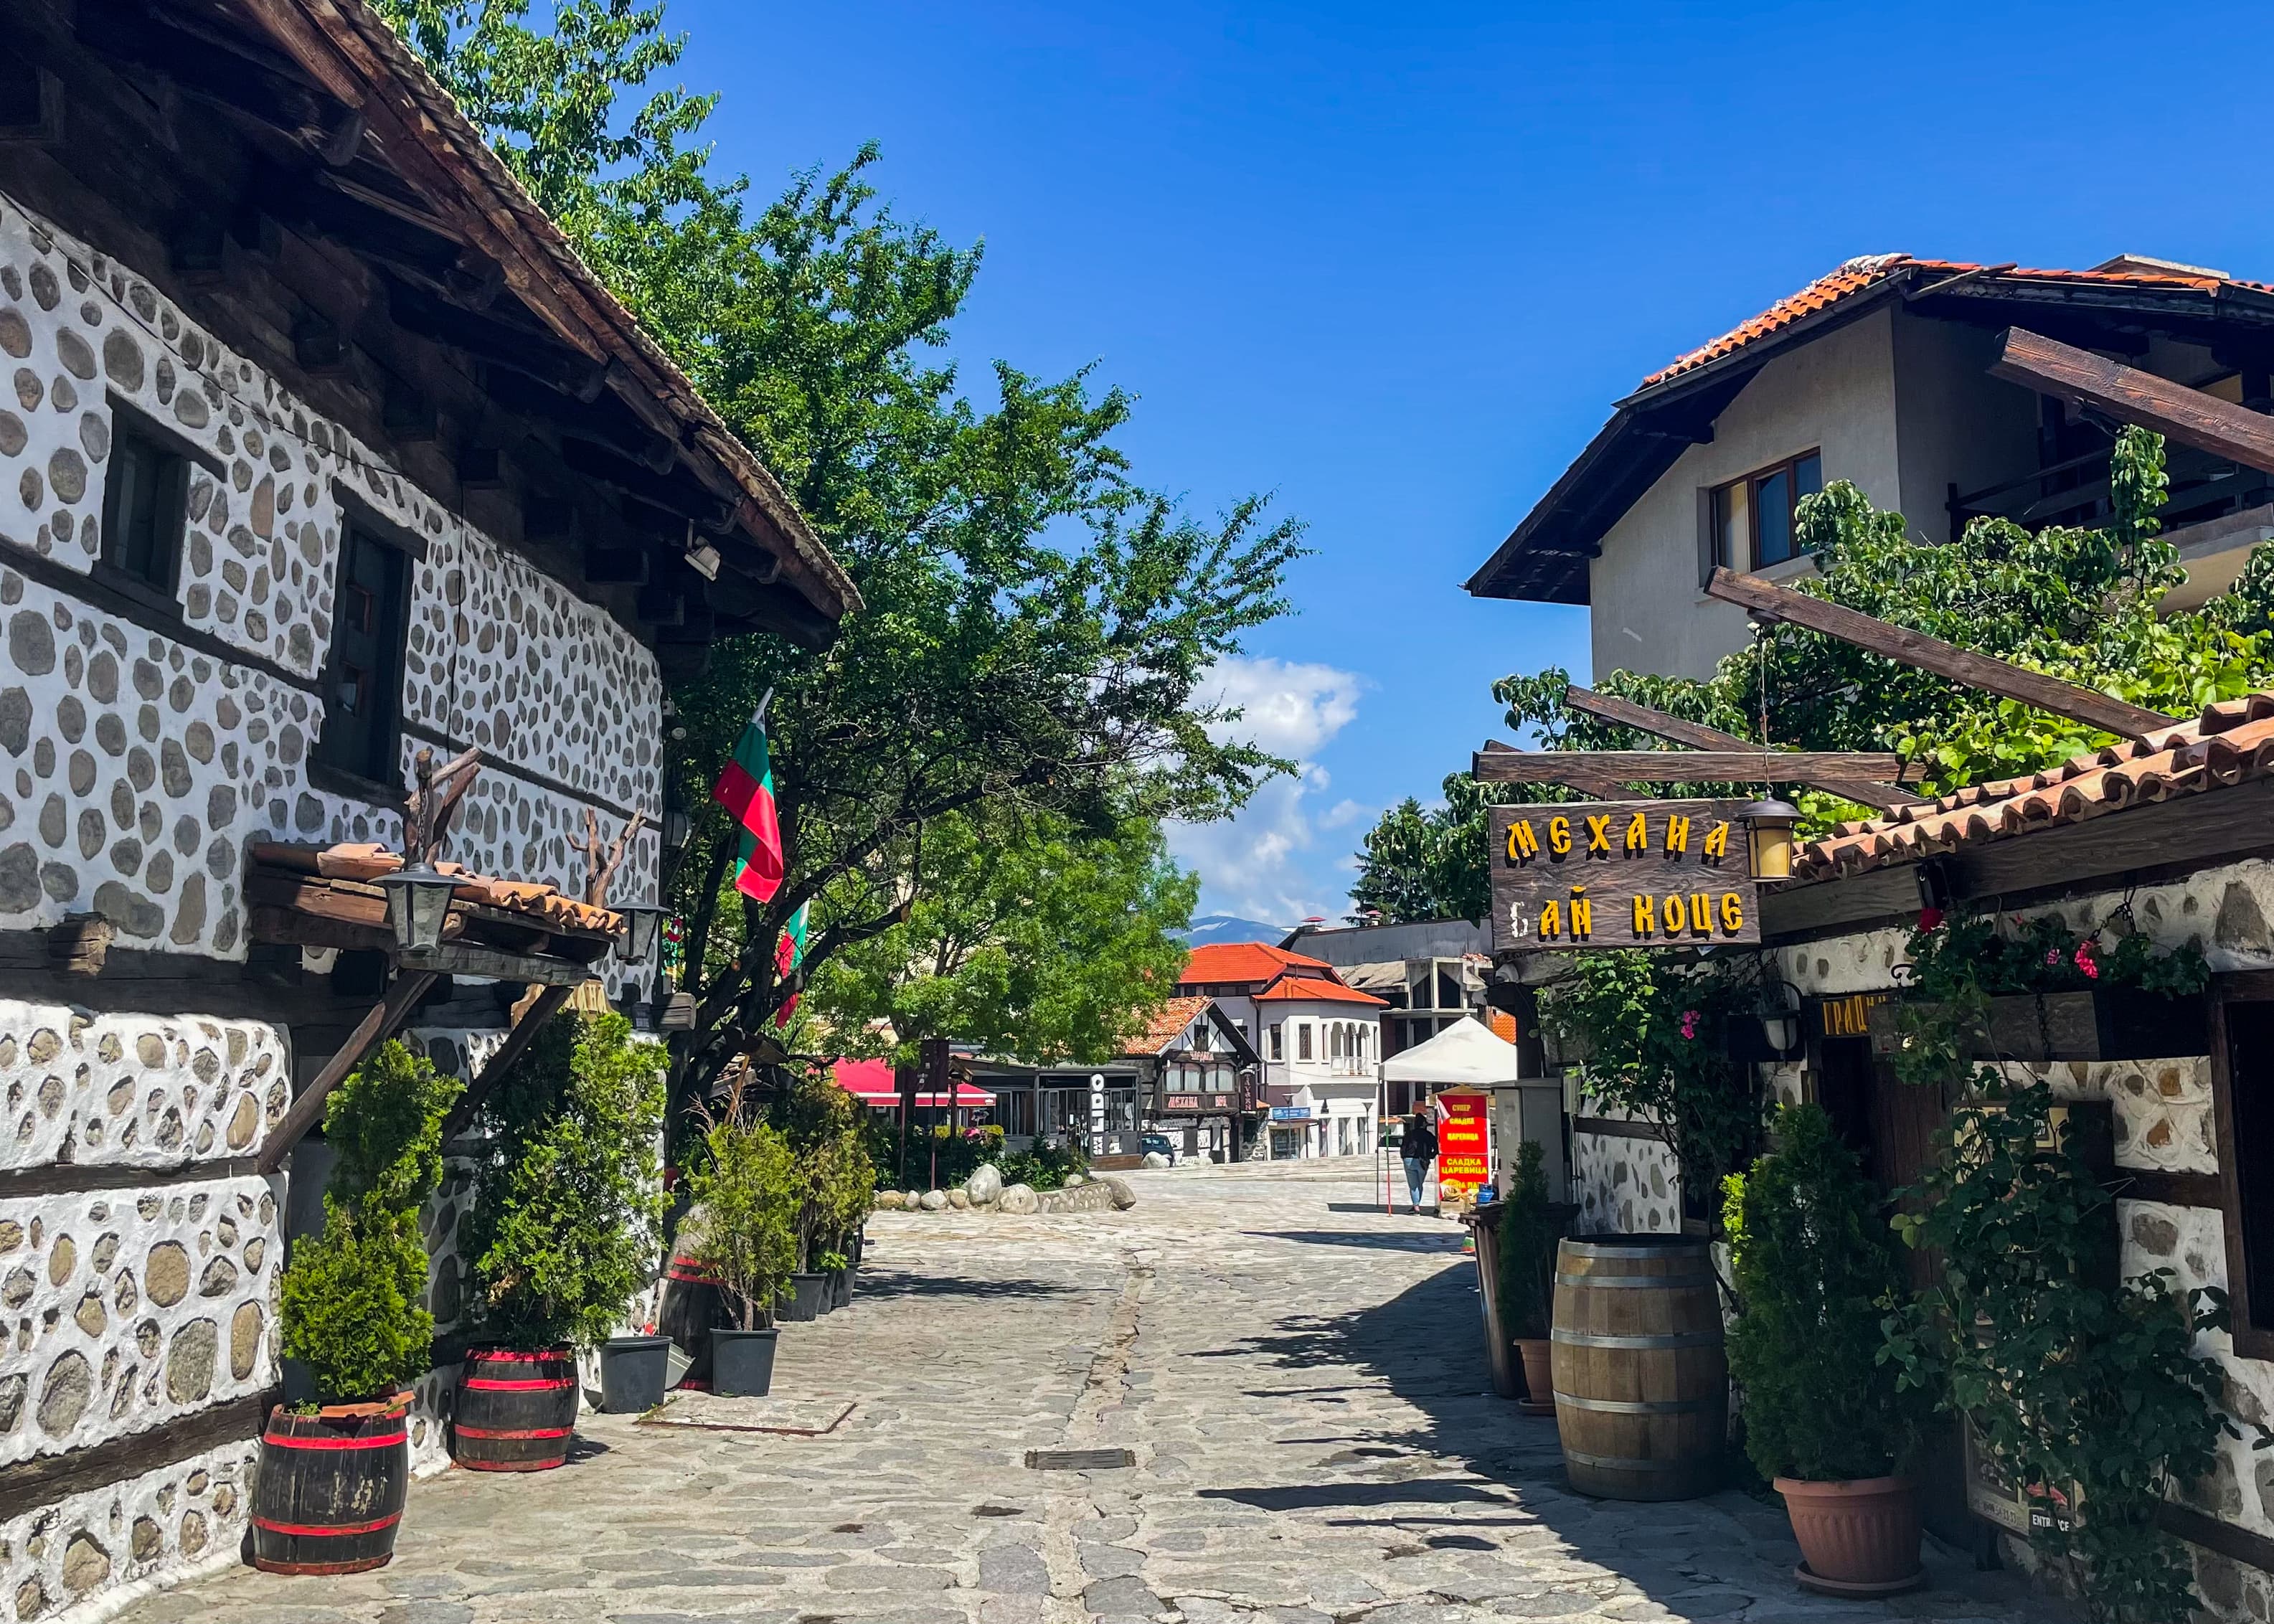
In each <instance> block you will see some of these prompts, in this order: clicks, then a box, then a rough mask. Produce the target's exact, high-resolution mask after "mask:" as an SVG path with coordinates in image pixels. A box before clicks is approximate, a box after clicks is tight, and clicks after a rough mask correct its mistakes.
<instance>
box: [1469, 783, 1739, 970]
mask: <svg viewBox="0 0 2274 1624" xmlns="http://www.w3.org/2000/svg"><path fill="white" fill-rule="evenodd" d="M1745 804H1746V803H1745V802H1743V801H1599V802H1580V803H1573V804H1568V805H1555V806H1513V807H1495V808H1492V818H1491V824H1490V827H1491V831H1492V836H1491V838H1492V914H1493V947H1494V950H1495V951H1500V952H1507V951H1532V952H1536V951H1542V950H1548V951H1565V952H1569V951H1574V950H1577V949H1583V948H1610V947H1682V946H1688V945H1692V944H1695V945H1701V946H1702V945H1705V944H1709V943H1722V942H1758V941H1759V940H1760V939H1761V920H1760V908H1759V906H1758V893H1757V892H1756V891H1755V888H1754V884H1753V878H1752V873H1751V861H1750V858H1749V856H1748V847H1749V844H1750V843H1749V842H1748V840H1747V839H1746V830H1745V825H1744V820H1743V818H1742V817H1741V816H1738V814H1739V811H1740V809H1741V808H1743V806H1744V805H1745Z"/></svg>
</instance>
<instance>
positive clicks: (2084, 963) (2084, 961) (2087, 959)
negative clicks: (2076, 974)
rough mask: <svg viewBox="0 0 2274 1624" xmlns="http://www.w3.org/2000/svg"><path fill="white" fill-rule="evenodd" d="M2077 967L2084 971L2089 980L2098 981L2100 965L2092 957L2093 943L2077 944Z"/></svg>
mask: <svg viewBox="0 0 2274 1624" xmlns="http://www.w3.org/2000/svg"><path fill="white" fill-rule="evenodd" d="M2076 967H2077V968H2078V969H2080V970H2082V971H2083V972H2084V976H2085V979H2086V980H2087V981H2098V980H2099V979H2100V966H2099V965H2098V964H2097V962H2096V961H2095V960H2094V959H2093V957H2092V944H2091V943H2090V942H2080V943H2078V944H2077V946H2076Z"/></svg>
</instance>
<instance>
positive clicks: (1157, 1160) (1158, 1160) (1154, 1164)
mask: <svg viewBox="0 0 2274 1624" xmlns="http://www.w3.org/2000/svg"><path fill="white" fill-rule="evenodd" d="M1145 1165H1146V1166H1147V1167H1148V1168H1164V1167H1166V1166H1168V1165H1169V1159H1168V1157H1166V1156H1164V1155H1163V1154H1161V1153H1160V1152H1159V1151H1157V1150H1148V1151H1147V1152H1146V1153H1145Z"/></svg>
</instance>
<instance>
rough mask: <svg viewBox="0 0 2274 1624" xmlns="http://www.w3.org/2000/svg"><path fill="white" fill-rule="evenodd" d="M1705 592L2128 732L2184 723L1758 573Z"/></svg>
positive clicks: (1759, 614) (1729, 576) (1725, 572)
mask: <svg viewBox="0 0 2274 1624" xmlns="http://www.w3.org/2000/svg"><path fill="white" fill-rule="evenodd" d="M1706 595H1707V596H1709V597H1712V598H1720V599H1721V601H1722V602H1723V603H1728V604H1736V605H1737V606H1738V607H1740V608H1742V609H1743V610H1745V611H1746V612H1747V613H1750V614H1751V615H1752V617H1753V618H1754V619H1755V620H1782V621H1786V622H1788V623H1789V624H1791V625H1794V626H1799V627H1804V628H1807V629H1808V630H1810V631H1812V632H1818V633H1821V634H1822V635H1825V636H1826V637H1832V638H1836V639H1837V640H1839V641H1840V642H1841V643H1852V644H1854V645H1855V646H1856V648H1859V649H1861V650H1864V652H1865V653H1867V654H1876V655H1879V657H1880V658H1883V659H1891V660H1894V661H1895V662H1897V663H1898V664H1900V665H1909V666H1913V667H1915V668H1916V669H1917V670H1920V671H1931V672H1932V673H1934V674H1935V675H1937V676H1939V677H1947V678H1949V679H1950V680H1952V681H1954V682H1962V683H1964V684H1965V685H1966V686H1967V687H1969V688H1980V689H1982V690H1983V691H1984V693H1988V694H1995V695H1999V697H2000V698H2003V699H2018V700H2020V701H2021V702H2022V703H2023V704H2027V705H2035V706H2036V707H2037V709H2038V710H2040V711H2051V712H2052V714H2053V715H2055V716H2065V717H2067V718H2070V719H2071V720H2073V721H2078V722H2082V723H2085V724H2086V725H2088V726H2092V727H2097V728H2100V729H2101V730H2103V731H2104V732H2106V733H2115V734H2117V735H2119V736H2120V737H2122V738H2126V739H2134V740H2138V741H2142V742H2145V741H2149V740H2151V739H2155V738H2157V737H2159V736H2160V735H2162V734H2163V733H2167V732H2169V731H2170V730H2171V729H2172V728H2174V727H2177V726H2180V722H2179V720H2178V718H2175V717H2168V716H2164V715H2161V714H2159V713H2158V712H2157V711H2146V710H2142V708H2141V707H2140V706H2138V705H2135V704H2127V703H2126V702H2124V701H2123V700H2121V699H2112V698H2110V697H2109V696H2108V695H2105V694H2103V693H2099V692H2097V691H2096V690H2095V689H2092V688H2080V687H2078V686H2077V685H2076V684H2075V683H2074V682H2064V681H2062V680H2060V679H2059V677H2049V676H2047V675H2045V674H2044V673H2043V672H2041V671H2030V670H2029V669H2028V668H2027V667H2025V666H2021V665H2009V664H2008V663H2007V662H2006V661H2004V660H2001V659H1999V658H1995V657H1994V656H1992V655H1988V654H1977V653H1974V652H1973V651H1972V650H1967V649H1961V648H1956V647H1954V646H1953V645H1951V644H1949V643H1945V642H1943V641H1942V640H1941V639H1940V638H1939V637H1930V636H1928V635H1926V634H1925V633H1924V632H1915V631H1913V630H1911V629H1910V628H1909V627H1905V626H1894V625H1890V624H1889V623H1888V622H1887V621H1886V620H1875V619H1873V618H1872V617H1871V616H1870V615H1868V614H1864V613H1861V612H1860V611H1857V610H1854V609H1850V608H1848V607H1847V606H1846V605H1841V604H1834V603H1828V602H1826V600H1825V599H1823V598H1811V597H1809V596H1808V595H1807V594H1805V593H1803V592H1796V591H1794V590H1791V589H1790V588H1788V587H1781V586H1778V585H1775V584H1774V583H1771V582H1767V581H1764V580H1762V579H1761V578H1760V577H1759V576H1758V575H1738V574H1737V573H1736V571H1734V570H1730V569H1717V570H1715V571H1714V572H1713V579H1712V580H1711V581H1709V582H1707V583H1706Z"/></svg>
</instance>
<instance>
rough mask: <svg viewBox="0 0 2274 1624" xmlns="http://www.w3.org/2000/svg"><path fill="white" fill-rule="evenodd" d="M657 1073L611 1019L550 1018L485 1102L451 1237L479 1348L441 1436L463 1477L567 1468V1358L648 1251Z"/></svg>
mask: <svg viewBox="0 0 2274 1624" xmlns="http://www.w3.org/2000/svg"><path fill="white" fill-rule="evenodd" d="M667 1064H668V1056H666V1051H665V1050H664V1049H663V1047H662V1046H661V1045H660V1044H657V1043H646V1042H641V1041H638V1040H637V1039H636V1038H634V1036H633V1035H632V1029H631V1023H630V1022H629V1021H628V1020H626V1019H624V1018H623V1017H622V1016H621V1015H613V1014H611V1015H581V1014H574V1013H563V1014H561V1015H558V1016H555V1017H554V1018H553V1020H552V1021H551V1022H550V1023H549V1024H548V1025H547V1026H546V1028H545V1030H544V1031H542V1032H540V1033H538V1034H537V1036H536V1039H535V1041H532V1042H531V1044H530V1046H529V1049H528V1051H527V1053H525V1054H524V1055H523V1056H522V1058H521V1060H520V1062H519V1064H516V1065H515V1067H514V1068H513V1070H512V1071H509V1072H508V1073H507V1075H506V1076H505V1077H504V1079H501V1081H500V1082H499V1084H498V1086H496V1087H495V1088H494V1089H493V1091H492V1092H491V1094H490V1095H489V1097H488V1098H487V1099H486V1100H485V1101H483V1103H482V1110H481V1113H480V1116H479V1121H480V1123H481V1124H482V1126H483V1127H484V1128H485V1129H486V1147H485V1150H484V1153H483V1158H482V1161H481V1163H480V1165H479V1167H478V1169H477V1171H476V1176H475V1184H474V1204H473V1208H472V1211H471V1214H469V1216H468V1220H467V1225H466V1230H465V1234H464V1236H463V1240H462V1245H463V1251H464V1255H465V1256H466V1258H467V1259H468V1262H469V1269H470V1274H471V1281H472V1286H473V1291H472V1306H473V1319H474V1323H475V1327H476V1331H477V1335H478V1336H479V1338H480V1339H481V1340H480V1342H478V1344H477V1345H476V1346H475V1347H474V1348H472V1349H471V1350H469V1351H468V1353H467V1355H466V1368H465V1374H464V1376H463V1380H462V1381H461V1383H460V1386H459V1390H458V1405H457V1413H456V1417H454V1421H453V1425H452V1427H451V1447H452V1454H453V1455H454V1457H455V1458H456V1460H457V1462H458V1463H459V1464H460V1465H462V1466H469V1467H473V1468H476V1469H478V1470H492V1471H541V1470H546V1469H548V1468H551V1467H554V1466H558V1465H560V1464H561V1462H563V1461H564V1460H566V1459H567V1458H568V1453H569V1440H570V1438H571V1437H572V1436H573V1435H574V1433H575V1428H576V1402H577V1392H578V1387H579V1385H580V1384H579V1382H578V1380H577V1372H576V1350H577V1349H578V1348H580V1347H582V1348H598V1347H599V1346H600V1345H601V1344H602V1343H604V1342H607V1341H609V1339H610V1336H611V1334H612V1333H613V1332H614V1330H615V1329H616V1328H617V1327H619V1326H620V1325H621V1324H622V1323H623V1319H624V1313H625V1310H626V1309H627V1308H628V1307H629V1306H630V1305H631V1304H632V1303H633V1301H634V1300H635V1299H636V1297H638V1296H639V1294H640V1292H641V1291H642V1290H643V1289H644V1288H645V1287H646V1285H647V1283H648V1280H649V1277H650V1275H651V1272H652V1266H653V1264H654V1261H655V1258H656V1255H657V1252H658V1250H659V1247H660V1245H661V1236H660V1225H661V1222H662V1216H663V1210H662V1209H663V1199H664V1197H663V1192H662V1188H661V1183H660V1179H659V1169H658V1154H657V1151H658V1144H657V1141H658V1139H659V1135H660V1133H661V1131H662V1125H663V1074H664V1071H665V1068H666V1065H667ZM641 1342H642V1344H643V1345H642V1347H641V1348H639V1349H638V1350H622V1351H625V1352H631V1353H634V1354H638V1353H644V1354H646V1355H648V1356H649V1357H651V1358H652V1359H653V1360H654V1361H655V1362H657V1363H660V1362H661V1361H662V1360H663V1359H664V1358H665V1357H666V1355H667V1353H668V1349H669V1343H668V1342H667V1341H666V1339H664V1338H660V1337H651V1338H644V1339H641Z"/></svg>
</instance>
